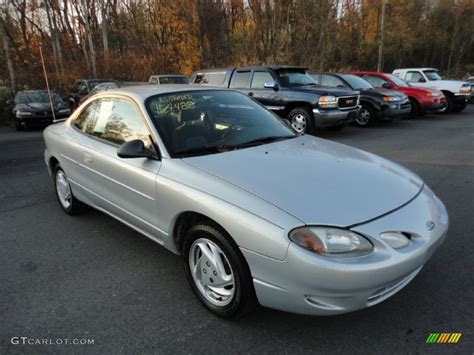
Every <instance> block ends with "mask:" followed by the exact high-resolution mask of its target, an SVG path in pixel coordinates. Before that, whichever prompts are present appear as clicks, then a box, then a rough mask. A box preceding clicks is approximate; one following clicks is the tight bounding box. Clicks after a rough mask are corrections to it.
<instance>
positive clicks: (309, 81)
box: [276, 69, 318, 87]
mask: <svg viewBox="0 0 474 355" xmlns="http://www.w3.org/2000/svg"><path fill="white" fill-rule="evenodd" d="M276 73H277V75H278V78H279V79H280V81H281V83H282V84H283V86H286V87H293V86H306V85H318V84H317V83H316V81H314V79H313V78H312V77H311V76H310V75H309V74H308V73H306V70H304V69H281V70H278V71H277V72H276Z"/></svg>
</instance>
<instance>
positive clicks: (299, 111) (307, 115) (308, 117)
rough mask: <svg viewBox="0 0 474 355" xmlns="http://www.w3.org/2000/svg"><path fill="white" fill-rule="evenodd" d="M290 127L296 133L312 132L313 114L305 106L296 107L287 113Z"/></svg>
mask: <svg viewBox="0 0 474 355" xmlns="http://www.w3.org/2000/svg"><path fill="white" fill-rule="evenodd" d="M287 119H288V121H290V124H291V127H293V129H294V130H295V131H296V132H298V133H313V132H314V116H313V114H312V112H311V111H310V110H308V109H307V108H306V107H297V108H294V109H293V110H291V111H290V112H289V113H288V117H287Z"/></svg>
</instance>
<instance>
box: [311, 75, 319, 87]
mask: <svg viewBox="0 0 474 355" xmlns="http://www.w3.org/2000/svg"><path fill="white" fill-rule="evenodd" d="M310 76H311V77H312V78H313V80H314V81H315V82H316V84H318V85H321V74H310Z"/></svg>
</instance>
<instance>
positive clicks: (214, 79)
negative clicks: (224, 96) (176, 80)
mask: <svg viewBox="0 0 474 355" xmlns="http://www.w3.org/2000/svg"><path fill="white" fill-rule="evenodd" d="M225 74H226V72H225V71H223V72H208V73H197V74H196V77H195V78H194V84H204V85H217V86H222V85H224V80H225Z"/></svg>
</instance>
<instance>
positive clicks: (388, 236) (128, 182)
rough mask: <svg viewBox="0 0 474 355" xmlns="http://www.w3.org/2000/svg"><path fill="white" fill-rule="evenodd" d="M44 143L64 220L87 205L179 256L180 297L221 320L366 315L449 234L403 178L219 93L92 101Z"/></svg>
mask: <svg viewBox="0 0 474 355" xmlns="http://www.w3.org/2000/svg"><path fill="white" fill-rule="evenodd" d="M44 138H45V141H46V151H45V155H44V157H45V162H46V164H47V166H48V169H49V172H50V174H51V176H52V177H53V180H54V186H55V189H56V194H57V197H58V200H59V203H60V205H61V207H62V209H63V210H64V211H65V212H66V213H68V214H76V213H79V212H82V211H83V210H84V207H85V206H86V205H87V206H91V207H93V208H95V209H98V210H100V211H103V212H105V213H107V214H109V215H111V216H112V217H114V218H116V219H118V220H119V221H121V222H123V223H125V224H126V225H128V226H130V227H132V228H134V229H136V230H137V231H138V232H140V233H142V234H143V235H145V236H147V237H148V238H150V239H152V240H154V241H156V242H157V243H159V244H161V245H163V246H164V247H165V248H167V249H169V250H170V251H172V252H173V253H176V254H179V255H182V257H183V260H184V266H185V271H186V275H187V278H188V280H189V283H190V285H191V288H192V290H193V291H194V293H195V294H196V296H197V297H198V298H199V300H200V301H201V302H202V303H203V304H204V305H205V306H206V307H207V308H208V309H209V310H210V311H212V312H214V313H216V314H217V315H219V316H222V317H235V316H238V315H242V314H244V313H245V312H247V311H249V310H251V309H252V308H253V306H254V305H256V304H257V303H260V304H261V305H263V306H267V307H271V308H275V309H280V310H284V311H289V312H295V313H302V314H309V315H330V314H338V313H345V312H350V311H354V310H357V309H361V308H365V307H369V306H372V305H375V304H377V303H379V302H381V301H383V300H385V299H387V298H388V297H390V296H392V295H393V294H395V293H396V292H397V291H399V290H400V289H402V288H403V287H404V286H405V285H407V284H408V283H409V282H410V281H411V280H412V279H413V278H414V277H415V276H416V274H417V273H418V272H419V271H420V270H421V268H422V267H423V265H424V264H425V263H426V262H427V261H428V259H429V258H430V257H431V255H432V254H433V252H434V251H435V250H436V249H437V248H438V247H439V245H440V244H441V243H442V241H443V239H444V237H445V235H446V232H447V228H448V215H447V213H446V209H445V207H444V205H443V203H442V202H441V201H440V200H439V199H438V198H437V197H436V196H435V195H434V194H433V192H432V191H431V190H430V189H429V188H428V186H426V185H425V184H424V183H423V181H422V180H421V179H420V178H419V177H418V176H416V175H415V174H413V173H411V172H410V171H408V170H407V169H405V168H403V167H401V166H400V165H397V164H395V163H392V162H390V161H387V160H385V159H382V158H380V157H378V156H375V155H373V154H370V153H367V152H364V151H361V150H358V149H354V148H350V147H348V146H345V145H341V144H337V143H333V142H330V141H327V140H324V139H319V138H314V137H311V136H307V135H297V134H295V133H294V132H293V131H292V129H291V128H289V127H288V125H287V124H286V123H285V122H284V121H282V120H281V119H280V118H278V117H277V116H275V115H274V114H273V113H271V112H270V111H267V110H266V109H265V108H264V107H262V106H261V105H260V104H258V103H257V102H255V101H254V100H253V99H251V98H249V97H247V96H246V95H244V94H241V93H238V92H234V91H231V90H222V89H213V88H203V87H193V86H189V87H186V88H184V87H183V86H168V87H164V88H157V87H153V86H142V87H128V88H125V89H119V90H114V91H107V92H103V93H99V94H98V95H95V96H93V97H91V98H89V99H88V100H87V101H85V102H84V103H83V104H82V105H81V106H80V107H79V109H78V110H77V111H75V112H74V114H73V115H72V116H71V117H70V118H69V119H68V120H67V121H65V122H63V123H59V124H56V125H53V126H50V127H48V128H47V129H46V130H45V132H44ZM420 297H422V296H421V295H420Z"/></svg>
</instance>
